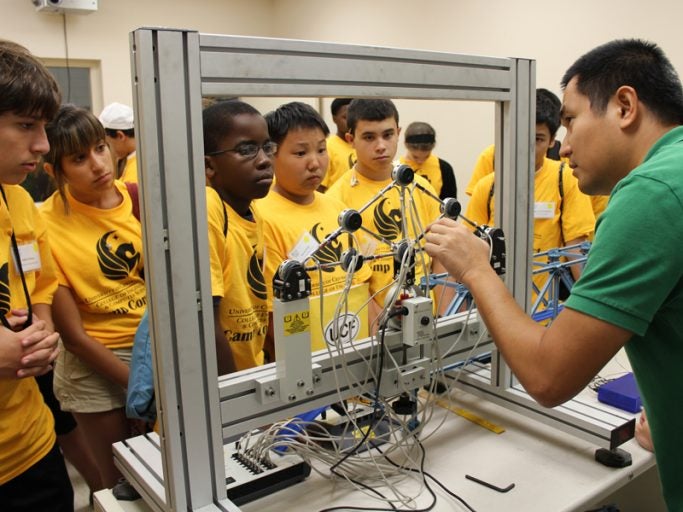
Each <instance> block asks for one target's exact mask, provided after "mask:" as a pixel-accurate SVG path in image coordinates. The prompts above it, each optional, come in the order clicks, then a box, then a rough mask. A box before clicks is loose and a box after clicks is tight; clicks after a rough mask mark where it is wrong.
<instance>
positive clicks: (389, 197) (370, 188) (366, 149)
mask: <svg viewBox="0 0 683 512" xmlns="http://www.w3.org/2000/svg"><path fill="white" fill-rule="evenodd" d="M398 122H399V120H398V110H396V106H395V105H394V103H393V102H392V101H391V100H388V99H355V100H353V101H352V102H351V103H350V104H349V110H348V125H349V131H348V133H347V134H346V139H347V140H348V141H349V142H350V143H351V144H353V147H354V149H355V150H356V156H357V158H358V160H357V162H356V164H355V166H354V167H353V168H352V169H350V170H349V171H347V172H346V173H344V174H343V175H342V176H341V177H340V178H339V179H338V180H337V181H336V182H335V184H334V185H333V186H332V187H331V188H330V190H329V191H328V192H327V193H326V195H329V196H330V197H334V198H337V199H339V200H341V201H342V202H343V203H344V204H345V205H347V207H348V208H353V209H356V210H358V209H360V208H361V207H363V206H365V204H366V203H367V202H368V201H370V200H371V199H372V198H373V197H374V196H375V195H376V194H377V193H378V192H379V191H380V190H382V189H383V188H384V187H386V186H387V185H389V184H390V183H391V182H392V176H391V173H392V170H393V168H394V165H395V162H394V158H395V156H396V151H397V149H398V140H399V134H400V131H401V130H400V128H399V124H398ZM415 181H416V182H417V183H420V184H421V185H422V186H423V187H424V188H426V189H428V190H429V191H430V192H431V193H432V194H434V195H435V194H436V193H435V191H434V189H433V188H432V186H431V185H430V184H429V183H428V182H427V181H426V180H425V179H424V178H422V177H420V176H416V177H415ZM412 197H413V201H409V202H408V203H409V204H408V206H407V208H406V216H407V218H406V219H405V221H406V222H407V225H408V229H409V233H408V234H409V236H411V237H416V236H417V234H419V232H420V231H421V229H422V228H426V227H427V226H428V225H429V223H430V222H433V221H434V220H436V219H437V218H438V217H439V215H440V207H439V203H438V201H436V200H435V199H433V198H431V197H428V196H427V195H425V194H424V193H422V192H421V191H419V190H415V192H414V194H413V195H412ZM415 212H416V213H417V215H414V213H415ZM362 216H363V225H364V226H365V227H366V228H367V229H369V230H371V231H373V232H375V233H378V234H379V235H381V236H382V237H383V238H384V239H385V240H387V241H389V242H398V241H400V240H401V239H402V222H403V220H404V219H403V218H402V215H401V206H400V201H399V192H398V190H397V189H396V188H393V189H391V190H390V191H389V192H388V193H387V194H385V195H384V197H383V198H381V199H380V200H379V201H376V202H374V203H373V204H372V207H370V208H368V209H366V210H365V211H363V213H362ZM363 239H364V240H365V247H364V248H363V249H364V250H365V251H366V252H368V253H370V254H386V253H388V252H389V251H390V250H391V248H390V247H389V246H388V245H387V244H386V243H381V242H378V241H377V240H376V239H375V238H370V237H369V236H363ZM415 262H416V263H415V273H416V276H418V277H417V279H419V276H420V275H422V274H424V265H423V262H424V263H426V264H427V265H429V261H428V259H423V258H422V255H421V254H418V255H417V256H416V259H415ZM370 265H371V268H372V277H371V278H370V281H369V283H370V293H371V295H373V296H374V297H375V300H376V301H377V304H378V306H379V307H380V308H383V307H384V300H385V297H386V295H387V293H388V292H389V288H390V286H391V285H392V283H393V280H394V264H393V259H392V258H381V259H377V260H374V261H372V262H371V263H370ZM438 296H439V294H437V297H438Z"/></svg>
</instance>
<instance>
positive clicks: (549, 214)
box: [534, 201, 555, 219]
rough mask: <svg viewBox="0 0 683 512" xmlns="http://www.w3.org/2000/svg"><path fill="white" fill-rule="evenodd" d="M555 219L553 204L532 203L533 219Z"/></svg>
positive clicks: (550, 202) (549, 202)
mask: <svg viewBox="0 0 683 512" xmlns="http://www.w3.org/2000/svg"><path fill="white" fill-rule="evenodd" d="M553 217H555V202H554V201H548V202H537V203H534V219H552V218H553Z"/></svg>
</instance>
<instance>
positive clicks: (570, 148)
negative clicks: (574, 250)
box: [426, 40, 683, 510]
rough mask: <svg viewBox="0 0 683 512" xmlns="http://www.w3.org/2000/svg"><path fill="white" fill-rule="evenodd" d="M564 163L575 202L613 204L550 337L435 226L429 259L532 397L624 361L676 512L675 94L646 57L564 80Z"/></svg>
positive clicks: (682, 130)
mask: <svg viewBox="0 0 683 512" xmlns="http://www.w3.org/2000/svg"><path fill="white" fill-rule="evenodd" d="M562 86H563V89H564V101H563V107H562V122H563V124H564V126H565V127H566V129H567V134H566V136H565V138H564V140H563V142H562V149H561V156H563V157H567V158H569V161H570V166H571V168H572V170H573V173H574V175H575V176H576V177H577V179H578V180H579V188H580V189H581V190H582V191H583V192H585V193H588V194H591V195H596V194H611V197H610V201H609V204H608V206H607V209H606V210H605V213H604V214H603V215H602V216H601V217H600V220H599V221H598V225H597V228H596V234H595V242H594V245H593V247H592V249H591V251H590V253H589V256H588V261H587V264H586V267H585V270H584V273H583V275H582V276H581V278H580V279H579V281H578V282H577V283H576V285H575V287H574V288H573V289H572V294H571V297H570V298H569V299H568V300H567V302H566V303H565V309H564V310H563V311H562V312H561V313H560V315H559V316H558V317H557V319H556V320H555V321H554V322H553V323H552V325H551V326H550V327H547V328H546V327H543V326H540V325H538V324H536V323H534V322H533V321H532V320H531V319H530V318H529V317H527V316H526V314H525V313H524V311H523V310H522V309H521V308H519V306H518V305H517V304H516V302H515V301H514V299H513V298H512V296H511V295H510V294H509V293H508V291H507V289H506V288H505V286H504V284H503V282H502V281H501V280H500V279H499V278H498V277H497V276H496V274H495V272H494V271H493V270H492V269H491V268H490V266H489V264H488V254H489V249H488V247H487V246H486V244H485V243H484V242H482V241H481V240H479V239H478V238H476V237H474V236H472V234H471V233H470V231H469V230H467V228H464V227H463V226H459V225H458V224H456V223H455V222H453V221H449V220H441V221H439V222H438V223H435V224H433V225H432V226H431V228H430V232H429V234H428V235H427V245H426V250H427V252H428V253H429V254H430V255H432V256H433V257H434V258H436V259H438V260H439V261H440V262H441V263H442V264H443V265H444V266H445V267H446V269H447V270H448V271H449V272H450V273H451V274H452V275H453V276H454V277H455V278H456V279H457V280H458V281H461V282H463V283H464V284H465V285H466V286H467V287H468V288H469V290H470V291H471V292H472V294H473V296H474V298H475V301H476V303H477V306H478V308H479V311H480V313H481V315H482V317H483V319H484V321H485V323H486V325H487V326H488V328H489V331H490V332H491V334H492V336H493V339H494V340H495V342H496V344H497V346H498V348H499V349H500V350H501V352H502V354H503V356H504V357H505V360H506V361H507V363H508V364H509V365H510V367H511V368H512V370H513V372H514V373H515V375H516V376H517V378H518V379H519V380H520V382H521V383H522V384H523V385H524V387H525V388H526V390H527V391H528V393H529V394H530V395H531V396H532V397H534V398H535V399H536V400H537V401H538V402H539V403H541V404H542V405H545V406H548V407H553V406H556V405H558V404H561V403H563V402H564V401H566V400H569V399H570V398H572V397H573V396H574V395H576V394H577V393H578V392H579V391H580V390H581V389H583V388H584V387H585V386H586V385H587V384H588V383H589V381H590V379H591V378H592V377H593V376H594V375H595V374H596V373H597V372H598V371H599V370H600V369H601V368H602V367H603V366H604V365H605V363H607V361H609V360H610V359H611V358H612V357H613V356H614V355H615V354H616V353H617V351H618V350H619V349H620V348H621V347H625V348H626V352H627V354H628V356H629V359H630V361H631V365H632V367H633V370H634V373H635V375H636V379H637V381H638V386H639V388H640V391H641V394H642V397H643V402H644V404H645V408H646V409H647V411H648V420H649V424H650V429H651V433H652V439H653V442H654V448H655V455H656V457H657V463H658V466H659V473H660V477H661V480H662V486H663V490H664V498H665V500H666V502H667V506H668V507H669V509H670V510H683V487H682V486H681V485H680V483H681V482H682V481H683V456H682V455H683V453H682V452H683V450H682V449H681V444H680V441H679V439H678V435H679V434H680V432H682V431H683V412H682V411H681V408H680V405H679V403H680V397H681V396H682V395H683V380H682V379H681V378H680V376H679V373H680V367H681V364H682V363H683V251H681V249H680V242H679V240H680V235H681V233H683V127H682V126H681V125H682V124H683V89H682V87H681V82H680V80H679V78H678V76H677V74H676V72H675V70H674V68H673V66H672V65H671V63H670V62H669V61H668V59H667V58H666V56H665V55H664V53H663V52H662V50H661V49H660V48H658V47H657V46H656V45H655V44H652V43H648V42H645V41H640V40H618V41H612V42H610V43H607V44H604V45H602V46H599V47H597V48H595V49H593V50H591V51H590V52H588V53H587V54H586V55H584V56H583V57H581V58H580V59H579V60H577V61H576V62H575V63H574V64H573V65H572V66H571V67H570V68H569V70H568V71H567V72H566V74H565V76H564V77H563V79H562Z"/></svg>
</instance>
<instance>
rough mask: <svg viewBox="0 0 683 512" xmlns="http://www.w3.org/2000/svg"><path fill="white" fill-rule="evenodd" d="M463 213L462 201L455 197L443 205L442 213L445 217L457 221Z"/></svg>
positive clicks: (449, 198)
mask: <svg viewBox="0 0 683 512" xmlns="http://www.w3.org/2000/svg"><path fill="white" fill-rule="evenodd" d="M461 211H462V206H461V205H460V201H458V200H457V199H455V198H454V197H447V198H446V199H444V200H443V202H442V203H441V213H442V214H443V216H444V217H448V218H449V219H453V220H455V219H457V218H458V217H459V216H460V212H461Z"/></svg>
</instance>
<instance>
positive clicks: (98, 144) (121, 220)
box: [41, 105, 146, 487]
mask: <svg viewBox="0 0 683 512" xmlns="http://www.w3.org/2000/svg"><path fill="white" fill-rule="evenodd" d="M47 135H48V139H49V142H50V151H49V153H48V154H47V155H46V156H45V170H46V171H47V172H48V173H49V174H50V175H51V176H52V177H53V178H54V179H55V181H56V183H57V188H58V190H57V192H55V193H54V194H53V195H52V196H51V197H50V198H49V199H48V200H47V201H45V203H44V204H43V205H42V207H41V213H42V214H43V216H44V218H45V222H46V224H47V229H48V233H49V236H50V240H51V249H52V255H53V257H54V260H55V263H56V269H57V277H58V280H59V287H58V289H57V292H56V293H55V297H54V302H53V311H54V320H55V324H56V326H57V330H58V331H59V332H60V333H61V336H62V342H63V345H64V347H63V348H64V350H63V351H62V352H61V354H60V356H59V357H58V359H57V365H56V368H55V378H54V389H55V394H56V396H57V397H58V399H59V401H60V402H61V404H62V408H63V409H64V410H67V411H70V412H72V413H73V414H74V416H75V417H76V420H77V421H78V424H79V425H80V426H81V427H82V428H83V430H84V433H85V435H86V439H87V440H88V443H89V444H90V446H91V448H92V450H93V453H94V455H95V459H96V461H97V466H98V469H99V471H100V476H101V480H102V484H103V485H104V486H105V487H113V486H114V485H115V484H116V483H117V481H118V480H119V478H120V476H121V475H120V473H119V471H118V470H117V469H116V468H115V467H114V464H113V459H112V451H111V445H112V443H114V442H116V441H121V440H123V439H125V438H126V437H129V436H130V434H131V431H130V426H129V422H128V420H127V419H126V415H125V411H124V406H125V400H126V387H127V385H128V365H129V361H130V353H131V347H132V344H133V337H134V335H135V330H136V328H137V326H138V323H139V322H140V318H141V317H142V314H143V312H144V310H145V305H146V295H145V283H144V280H143V277H142V270H143V257H142V240H141V229H140V222H139V221H138V220H137V219H136V218H135V216H134V214H133V203H132V199H131V197H130V194H129V192H128V189H127V188H126V185H124V184H123V183H121V182H118V181H115V180H114V166H113V162H112V158H111V154H110V152H109V147H108V146H107V144H106V142H105V133H104V129H103V128H102V125H101V124H100V122H99V121H98V120H97V118H95V117H94V116H93V115H92V114H91V113H90V112H88V111H86V110H84V109H81V108H78V107H75V106H72V105H66V106H63V107H62V108H60V110H59V112H58V113H57V116H56V117H55V119H54V120H53V121H52V122H51V123H50V124H49V125H48V126H47Z"/></svg>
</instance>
